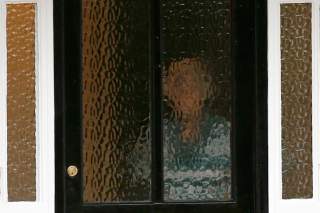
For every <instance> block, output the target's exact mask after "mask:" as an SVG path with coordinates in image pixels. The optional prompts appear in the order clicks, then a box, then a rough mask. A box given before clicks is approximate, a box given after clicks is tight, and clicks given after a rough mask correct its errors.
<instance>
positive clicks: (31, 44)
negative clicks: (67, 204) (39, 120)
mask: <svg viewBox="0 0 320 213" xmlns="http://www.w3.org/2000/svg"><path fill="white" fill-rule="evenodd" d="M35 15H36V5H35V4H7V51H8V52H7V60H8V61H7V80H8V82H7V125H8V127H7V137H8V199H9V201H34V200H36V137H35V134H36V117H35V107H36V97H35Z"/></svg>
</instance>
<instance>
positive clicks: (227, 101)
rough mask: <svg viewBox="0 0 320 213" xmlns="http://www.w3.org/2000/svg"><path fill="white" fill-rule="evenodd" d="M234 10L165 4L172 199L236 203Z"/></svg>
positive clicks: (214, 2)
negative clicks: (233, 164)
mask: <svg viewBox="0 0 320 213" xmlns="http://www.w3.org/2000/svg"><path fill="white" fill-rule="evenodd" d="M230 8H231V2H230V1H229V0H201V1H194V0H176V1H167V0H161V43H162V44H161V48H162V49H161V63H162V67H163V70H162V82H163V91H162V92H163V102H162V103H163V156H164V162H163V163H164V200H165V201H205V200H208V201H225V200H230V199H231V151H230V135H231V114H232V110H231V103H232V86H231V85H232V82H231V10H230Z"/></svg>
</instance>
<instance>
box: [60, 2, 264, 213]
mask: <svg viewBox="0 0 320 213" xmlns="http://www.w3.org/2000/svg"><path fill="white" fill-rule="evenodd" d="M258 6H261V8H259V7H257V5H256V4H255V2H253V1H252V2H251V1H242V0H238V1H231V0H200V1H194V0H177V1H170V0H153V1H150V0H139V1H132V0H131V1H128V0H68V1H63V0H58V1H55V61H56V64H55V65H56V67H55V73H56V77H55V84H56V98H55V99H56V144H57V145H56V153H57V154H56V168H57V169H56V204H57V205H56V211H57V212H65V213H80V212H86V213H89V212H90V213H97V212H119V213H121V212H139V213H142V212H148V213H149V212H159V213H160V212H176V213H180V212H186V213H187V212H197V213H200V212H203V213H206V212H208V213H209V212H225V213H236V212H237V213H249V212H260V210H261V209H262V206H263V205H262V204H265V203H266V202H265V198H264V195H262V194H263V193H265V192H266V191H265V190H264V189H265V185H266V184H265V183H261V181H265V180H266V178H267V177H264V178H265V179H264V178H263V177H261V178H258V179H257V177H258V176H259V175H266V173H263V171H265V168H266V166H265V164H264V163H265V161H264V160H263V157H261V158H260V157H257V156H259V155H260V152H261V150H262V148H261V147H260V148H257V146H256V144H255V143H254V142H255V139H256V138H257V137H256V136H257V128H256V124H257V122H258V119H257V117H258V116H256V114H257V110H256V109H257V106H259V104H257V100H258V99H257V98H256V97H257V91H258V90H257V79H260V78H261V79H262V82H263V75H262V77H260V75H257V73H256V71H257V66H256V65H257V61H258V60H260V61H261V62H262V63H263V62H264V54H262V55H263V56H262V57H261V58H259V57H257V51H260V49H259V48H257V46H256V42H257V39H256V38H257V37H259V34H258V33H259V32H260V31H262V33H263V30H260V31H259V30H258V29H256V28H255V26H256V22H257V21H260V22H261V23H263V22H264V20H265V17H264V16H263V13H264V12H265V4H259V5H258ZM257 10H260V12H262V18H257V16H256V11H257ZM263 29H264V28H263ZM260 37H261V38H262V39H263V38H264V37H263V36H260ZM263 42H264V41H262V42H261V43H262V44H263ZM263 71H264V70H263V69H262V72H263ZM262 84H263V83H262ZM259 91H260V90H259ZM263 91H264V90H262V95H264V94H263ZM263 97H264V96H263ZM261 110H263V107H261ZM263 115H265V114H263ZM262 124H263V123H262ZM260 136H261V135H260ZM261 141H263V140H261ZM262 147H263V146H262ZM261 172H262V173H261ZM257 180H258V182H257ZM259 181H260V182H259ZM261 186H262V188H261Z"/></svg>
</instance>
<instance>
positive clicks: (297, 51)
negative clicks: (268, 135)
mask: <svg viewBox="0 0 320 213" xmlns="http://www.w3.org/2000/svg"><path fill="white" fill-rule="evenodd" d="M311 12H312V7H311V4H308V3H303V4H282V5H281V103H282V105H281V107H282V109H281V112H282V197H283V199H293V198H311V197H312V196H313V182H312V173H313V172H312V49H311V47H312V41H311V33H312V30H311Z"/></svg>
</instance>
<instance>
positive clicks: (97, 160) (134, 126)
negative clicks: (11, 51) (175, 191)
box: [83, 0, 151, 202]
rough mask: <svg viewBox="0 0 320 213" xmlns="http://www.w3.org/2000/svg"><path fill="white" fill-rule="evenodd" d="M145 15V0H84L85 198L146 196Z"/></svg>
mask: <svg viewBox="0 0 320 213" xmlns="http://www.w3.org/2000/svg"><path fill="white" fill-rule="evenodd" d="M149 13H150V1H149V0H141V1H139V3H137V2H136V1H132V0H83V140H84V144H83V166H84V168H83V169H84V171H83V172H84V186H83V187H84V194H83V199H84V201H85V202H121V201H143V200H149V199H150V182H151V180H150V175H151V141H150V135H149V129H150V117H149V116H150V107H149V105H150V95H149V78H150V72H149V57H148V56H149V31H150V30H149V29H150V27H149V20H150V15H149Z"/></svg>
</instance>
